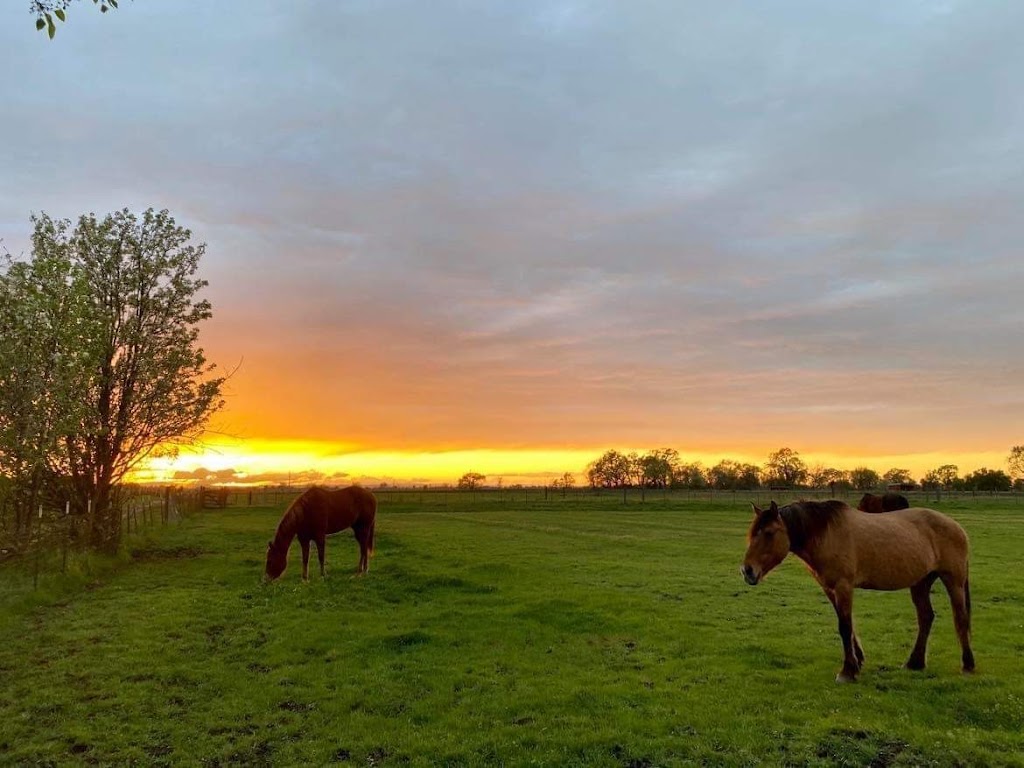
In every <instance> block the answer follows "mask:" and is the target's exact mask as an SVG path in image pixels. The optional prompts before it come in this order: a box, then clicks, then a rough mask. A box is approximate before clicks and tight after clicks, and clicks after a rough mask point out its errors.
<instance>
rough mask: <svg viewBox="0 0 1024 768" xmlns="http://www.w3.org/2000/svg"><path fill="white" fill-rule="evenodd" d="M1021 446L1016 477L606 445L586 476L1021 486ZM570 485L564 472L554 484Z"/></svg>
mask: <svg viewBox="0 0 1024 768" xmlns="http://www.w3.org/2000/svg"><path fill="white" fill-rule="evenodd" d="M1022 459H1024V446H1015V447H1014V448H1013V449H1012V451H1011V453H1010V456H1009V457H1008V459H1007V463H1008V465H1009V467H1010V470H1011V471H1012V472H1013V473H1014V475H1015V476H1016V478H1017V479H1016V480H1014V478H1013V477H1011V476H1010V474H1008V473H1007V472H1004V471H1003V470H1000V469H986V468H982V469H979V470H977V471H975V472H971V473H970V474H967V475H965V476H963V477H961V476H960V471H959V468H958V467H957V466H956V465H955V464H944V465H942V466H940V467H936V468H935V469H932V470H929V471H928V472H926V473H925V474H924V475H923V476H922V477H920V478H918V479H915V478H914V477H913V476H912V475H911V473H910V471H909V470H907V469H901V468H898V467H893V468H891V469H888V470H886V471H884V472H881V473H879V472H878V471H876V470H874V469H871V468H869V467H856V468H854V469H850V470H845V469H836V468H835V467H826V466H822V465H817V466H812V467H809V466H807V464H806V463H805V462H804V461H803V459H801V458H800V455H799V454H798V453H797V452H796V451H794V450H792V449H791V448H780V449H779V450H777V451H774V452H772V453H770V454H769V455H768V459H767V460H766V461H765V463H764V464H763V465H761V466H758V465H756V464H747V463H743V462H738V461H733V460H731V459H724V460H722V461H720V462H718V463H717V464H715V465H714V466H713V467H704V466H702V465H701V464H700V463H699V462H691V463H685V462H682V461H680V458H679V453H678V451H676V450H675V449H673V448H660V449H656V450H652V451H648V452H647V453H644V454H639V453H636V452H632V453H620V452H619V451H616V450H609V451H605V453H604V454H602V455H601V456H600V457H599V458H598V459H596V460H595V461H594V462H592V463H591V464H590V465H589V466H588V467H587V469H586V482H587V484H589V485H590V486H591V487H593V488H628V487H637V488H638V487H644V488H687V489H691V490H698V489H702V488H713V489H715V490H723V491H733V490H754V489H758V488H831V489H834V490H835V491H870V490H876V489H879V488H891V487H897V488H901V489H904V490H913V489H916V488H920V489H922V490H939V489H942V490H949V491H1009V490H1012V489H1013V488H1014V487H1018V488H1024V477H1022V476H1024V461H1022ZM563 484H565V485H573V484H575V479H574V478H572V476H571V475H563V477H562V478H560V479H559V480H557V481H556V482H555V485H563Z"/></svg>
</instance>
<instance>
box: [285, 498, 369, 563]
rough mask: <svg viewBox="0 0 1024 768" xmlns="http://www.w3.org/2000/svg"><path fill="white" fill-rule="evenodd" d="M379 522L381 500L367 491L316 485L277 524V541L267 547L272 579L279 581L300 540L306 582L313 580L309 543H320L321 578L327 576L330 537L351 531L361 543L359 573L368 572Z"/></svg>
mask: <svg viewBox="0 0 1024 768" xmlns="http://www.w3.org/2000/svg"><path fill="white" fill-rule="evenodd" d="M376 519H377V499H376V497H374V495H373V494H372V493H370V492H369V491H367V490H366V489H365V488H360V487H359V486H357V485H353V486H351V487H349V488H342V489H341V490H339V491H331V490H328V489H326V488H322V487H320V486H313V487H312V488H310V489H309V490H308V491H306V492H305V493H303V494H302V495H301V496H299V497H298V498H297V499H295V501H293V502H292V503H291V505H289V507H288V509H287V510H286V511H285V513H284V516H283V517H282V518H281V522H280V523H278V525H277V533H276V534H275V535H274V539H273V540H272V541H270V542H269V543H268V544H267V569H266V574H267V578H269V579H276V578H277V577H278V576H280V575H281V574H282V573H284V569H285V567H286V566H287V565H288V548H289V547H290V546H291V543H292V539H294V538H295V537H296V536H298V538H299V544H300V545H301V546H302V579H303V581H305V580H308V579H309V542H311V541H312V542H313V543H315V544H316V553H317V556H318V557H319V558H320V575H321V576H326V575H327V572H326V571H325V570H324V555H325V554H326V548H327V536H329V535H330V534H332V533H337V532H338V531H343V530H345V529H346V528H351V529H352V532H353V533H354V534H355V537H356V541H358V542H359V570H358V573H360V574H363V573H366V571H367V569H368V568H369V567H370V555H372V554H373V528H374V524H375V521H376Z"/></svg>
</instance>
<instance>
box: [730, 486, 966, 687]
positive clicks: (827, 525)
mask: <svg viewBox="0 0 1024 768" xmlns="http://www.w3.org/2000/svg"><path fill="white" fill-rule="evenodd" d="M747 541H748V546H747V554H746V557H745V558H744V559H743V567H742V568H741V572H742V573H743V578H744V579H745V580H746V582H747V583H748V584H750V585H754V584H757V583H758V582H759V581H761V579H763V578H764V577H765V575H766V574H767V573H768V571H770V570H771V569H772V568H774V567H775V566H777V565H778V564H779V563H781V562H782V561H783V560H784V559H785V558H786V555H788V554H789V553H790V552H792V553H793V554H795V555H796V556H797V557H799V558H800V559H801V560H803V561H804V562H805V563H806V564H807V567H808V568H809V569H810V571H811V575H812V576H814V578H815V580H816V581H817V582H818V584H820V585H821V588H822V589H824V590H825V595H826V596H827V597H828V599H829V601H830V602H831V603H832V606H833V607H834V608H835V610H836V616H838V617H839V636H840V637H841V638H842V640H843V669H842V671H841V672H840V673H839V675H838V676H837V677H836V680H837V681H838V682H850V681H853V680H856V679H857V673H858V672H860V669H861V666H862V665H863V663H864V651H863V650H862V649H861V647H860V641H859V640H858V639H857V633H856V632H855V631H854V629H853V590H854V589H855V588H860V589H885V590H893V589H906V588H908V587H909V588H910V596H911V597H912V598H913V600H914V607H915V608H916V609H917V642H916V643H915V644H914V650H913V651H912V652H911V654H910V658H909V660H908V661H907V668H908V669H924V665H925V652H926V650H927V645H928V633H929V632H930V631H931V628H932V621H933V619H934V618H935V612H934V611H933V610H932V604H931V597H930V593H931V588H932V584H933V583H934V582H935V580H936V579H941V580H942V583H943V584H944V585H945V587H946V591H947V592H949V600H950V602H951V603H952V605H953V623H954V625H955V626H956V633H957V636H958V637H959V639H960V648H961V651H962V660H963V669H964V672H971V671H973V670H974V654H973V653H972V652H971V592H970V587H969V585H968V581H967V550H968V546H967V534H966V533H964V529H963V528H961V527H960V526H959V525H958V524H957V523H956V522H955V521H953V520H951V519H950V518H948V517H946V516H945V515H942V514H940V513H938V512H936V511H934V510H931V509H923V508H912V509H904V510H899V511H896V512H889V513H887V514H884V515H865V514H862V513H861V512H858V511H857V510H855V509H853V508H851V507H849V506H848V505H846V504H844V503H843V502H841V501H820V502H819V501H798V502H794V503H793V504H789V505H788V506H785V507H779V506H777V505H776V504H775V502H774V501H773V502H772V503H771V506H770V507H769V508H768V509H758V508H757V507H756V506H755V507H754V521H753V523H751V525H750V532H749V533H748V535H747Z"/></svg>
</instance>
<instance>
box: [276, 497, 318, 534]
mask: <svg viewBox="0 0 1024 768" xmlns="http://www.w3.org/2000/svg"><path fill="white" fill-rule="evenodd" d="M316 490H318V488H317V486H313V487H312V488H308V489H306V490H305V491H303V492H302V493H301V494H299V496H298V498H296V499H295V501H293V502H292V503H291V504H289V505H288V509H286V510H285V511H284V514H283V515H282V516H281V522H279V523H278V524H277V532H276V533H275V534H274V544H275V545H276V544H278V543H280V542H281V541H282V540H284V543H285V544H290V543H291V540H292V537H294V536H295V529H296V528H298V527H299V522H300V517H301V515H302V511H303V510H304V509H305V507H306V502H307V500H308V499H309V497H310V495H311V494H312V493H313V492H314V491H316ZM320 490H322V489H320Z"/></svg>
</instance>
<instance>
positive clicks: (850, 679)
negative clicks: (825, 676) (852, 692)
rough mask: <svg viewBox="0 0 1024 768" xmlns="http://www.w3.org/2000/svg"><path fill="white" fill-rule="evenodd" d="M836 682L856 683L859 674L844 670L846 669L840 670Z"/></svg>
mask: <svg viewBox="0 0 1024 768" xmlns="http://www.w3.org/2000/svg"><path fill="white" fill-rule="evenodd" d="M836 682H837V683H856V682H857V675H855V674H851V673H850V672H847V671H845V670H844V671H842V672H840V673H839V674H838V675H836Z"/></svg>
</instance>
